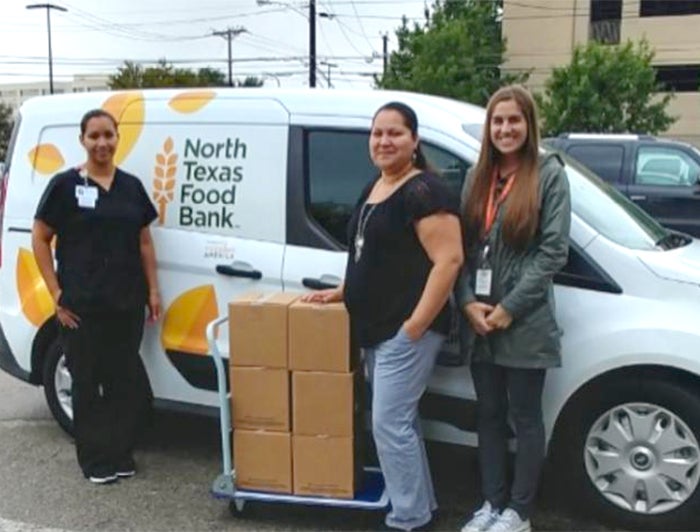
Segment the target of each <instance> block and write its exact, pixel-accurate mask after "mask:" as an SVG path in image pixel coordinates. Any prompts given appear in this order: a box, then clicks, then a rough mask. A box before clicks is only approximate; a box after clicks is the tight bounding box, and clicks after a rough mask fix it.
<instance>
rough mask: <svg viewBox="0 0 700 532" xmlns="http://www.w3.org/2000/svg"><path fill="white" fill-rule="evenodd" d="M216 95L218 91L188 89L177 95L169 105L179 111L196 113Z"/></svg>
mask: <svg viewBox="0 0 700 532" xmlns="http://www.w3.org/2000/svg"><path fill="white" fill-rule="evenodd" d="M215 97H216V92H214V91H212V90H201V91H187V92H182V93H180V94H178V95H177V96H175V97H174V98H173V99H171V100H170V101H169V102H168V105H170V108H171V109H172V110H173V111H177V112H178V113H196V112H197V111H199V110H200V109H201V108H202V107H204V106H205V105H207V104H208V103H209V102H210V101H212V100H213V99H214V98H215Z"/></svg>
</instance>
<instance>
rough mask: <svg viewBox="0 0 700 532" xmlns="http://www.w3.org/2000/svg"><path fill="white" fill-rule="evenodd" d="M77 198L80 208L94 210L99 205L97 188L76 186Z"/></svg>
mask: <svg viewBox="0 0 700 532" xmlns="http://www.w3.org/2000/svg"><path fill="white" fill-rule="evenodd" d="M75 197H76V199H77V200H78V207H83V208H85V209H94V208H95V205H96V204H97V188H96V187H91V186H88V185H76V186H75Z"/></svg>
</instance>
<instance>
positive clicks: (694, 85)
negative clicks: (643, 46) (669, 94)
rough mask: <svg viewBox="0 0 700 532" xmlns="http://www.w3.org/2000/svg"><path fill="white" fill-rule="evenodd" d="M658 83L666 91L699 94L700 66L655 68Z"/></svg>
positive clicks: (664, 66)
mask: <svg viewBox="0 0 700 532" xmlns="http://www.w3.org/2000/svg"><path fill="white" fill-rule="evenodd" d="M654 70H655V71H656V81H658V82H659V83H661V85H662V86H663V89H664V90H666V91H675V92H697V91H698V90H700V65H663V66H655V67H654Z"/></svg>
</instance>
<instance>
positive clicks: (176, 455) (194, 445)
mask: <svg viewBox="0 0 700 532" xmlns="http://www.w3.org/2000/svg"><path fill="white" fill-rule="evenodd" d="M0 393H1V394H2V397H3V401H2V402H0V530H2V531H11V532H14V531H25V530H29V531H36V532H59V531H84V530H101V531H132V530H133V531H168V532H172V531H205V530H207V531H209V530H212V531H214V530H299V531H301V530H375V529H377V528H379V524H380V521H381V515H380V514H377V513H376V512H366V511H357V510H339V509H324V508H318V507H305V506H296V505H282V504H270V503H252V504H248V505H247V506H246V507H245V512H244V514H243V516H239V517H233V516H232V515H231V514H230V512H229V509H228V504H227V502H226V501H221V500H217V499H215V498H213V497H212V496H211V494H210V491H209V488H210V486H211V484H212V482H213V480H214V478H215V477H216V475H217V474H218V473H219V471H220V469H221V458H220V448H219V433H218V421H217V420H216V419H210V418H200V417H196V416H188V415H183V414H175V413H169V412H158V413H156V415H155V419H154V421H153V425H152V426H151V427H150V428H149V430H148V432H147V433H146V434H145V435H144V438H143V441H142V443H141V445H140V447H139V449H138V450H137V452H136V460H137V463H138V473H137V474H136V476H135V477H134V478H131V479H126V480H120V481H119V482H118V483H117V484H114V485H109V486H97V485H93V484H91V483H90V482H88V481H87V480H85V479H84V478H83V477H82V475H81V473H80V470H79V468H78V466H77V463H76V460H75V450H74V447H73V443H72V440H71V439H70V437H69V436H67V435H66V434H65V433H64V432H63V431H62V430H61V429H60V427H59V426H58V425H57V424H56V423H55V422H54V421H53V419H52V417H51V414H50V413H49V411H48V408H47V407H46V405H45V402H44V397H43V390H42V389H41V388H37V387H34V386H31V385H28V384H25V383H22V382H20V381H17V380H16V379H14V378H12V377H10V376H8V375H6V374H4V373H2V372H0ZM428 453H429V456H430V460H431V465H432V470H433V476H434V479H435V484H436V490H437V496H438V500H439V502H440V504H441V511H440V514H439V516H438V520H437V522H436V527H435V529H436V530H459V528H460V526H461V525H462V524H463V522H464V518H465V516H466V513H467V511H469V510H471V509H473V508H474V507H475V506H476V505H477V504H478V503H479V497H478V478H477V473H476V465H477V464H476V452H475V451H474V450H473V449H466V448H460V447H456V446H449V445H442V444H430V445H429V447H428ZM560 495H561V494H548V493H547V490H545V494H544V495H543V496H542V497H540V499H541V500H540V501H539V506H538V511H537V513H536V515H535V516H534V518H533V525H534V527H535V528H536V529H537V530H611V529H610V528H606V527H604V526H603V525H602V524H600V523H598V522H596V521H595V519H594V518H592V517H586V516H581V515H573V513H572V509H571V508H570V506H571V505H569V504H565V503H563V502H562V499H561V498H560Z"/></svg>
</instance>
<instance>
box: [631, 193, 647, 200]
mask: <svg viewBox="0 0 700 532" xmlns="http://www.w3.org/2000/svg"><path fill="white" fill-rule="evenodd" d="M630 199H631V200H632V201H644V200H646V199H647V197H646V196H644V195H642V194H632V195H631V196H630Z"/></svg>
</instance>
